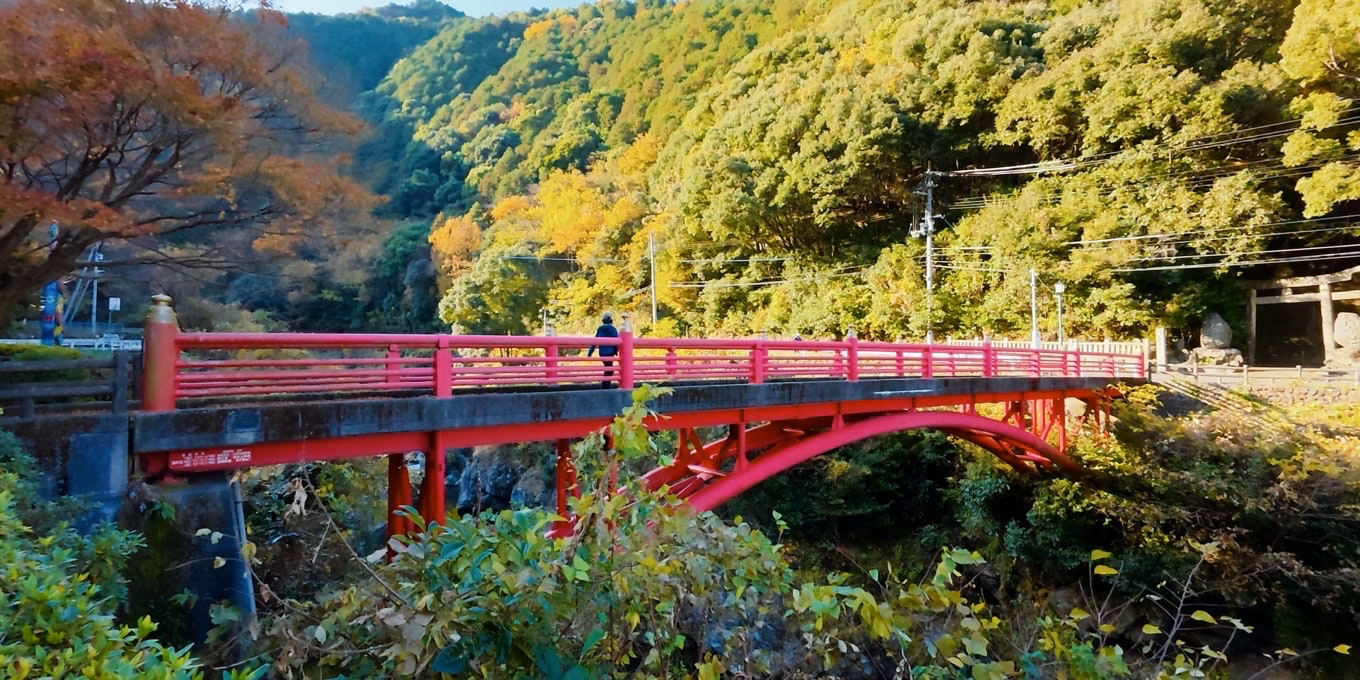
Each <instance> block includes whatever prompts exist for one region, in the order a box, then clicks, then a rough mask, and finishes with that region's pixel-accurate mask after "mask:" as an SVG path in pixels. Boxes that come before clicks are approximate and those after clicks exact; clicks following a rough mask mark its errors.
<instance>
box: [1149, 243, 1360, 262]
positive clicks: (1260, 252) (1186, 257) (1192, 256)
mask: <svg viewBox="0 0 1360 680" xmlns="http://www.w3.org/2000/svg"><path fill="white" fill-rule="evenodd" d="M1337 248H1354V249H1356V250H1355V252H1356V253H1360V244H1354V243H1345V244H1340V245H1334V246H1304V247H1300V248H1271V249H1266V250H1250V251H1239V252H1233V253H1197V254H1187V255H1166V256H1154V257H1138V258H1133V259H1132V260H1129V261H1130V262H1162V261H1166V260H1190V259H1195V258H1201V257H1238V256H1242V255H1270V254H1273V253H1295V252H1311V251H1316V250H1336V249H1337Z"/></svg>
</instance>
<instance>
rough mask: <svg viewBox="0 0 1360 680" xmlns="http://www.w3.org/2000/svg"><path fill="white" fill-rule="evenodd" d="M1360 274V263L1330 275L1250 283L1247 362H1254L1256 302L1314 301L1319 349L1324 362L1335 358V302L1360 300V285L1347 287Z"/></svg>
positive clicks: (1265, 303)
mask: <svg viewBox="0 0 1360 680" xmlns="http://www.w3.org/2000/svg"><path fill="white" fill-rule="evenodd" d="M1357 276H1360V266H1357V267H1351V268H1350V269H1343V270H1341V271H1339V272H1336V273H1334V274H1322V275H1319V276H1298V277H1294V278H1288V279H1274V280H1272V281H1258V282H1255V283H1251V284H1248V285H1249V286H1250V291H1249V295H1250V297H1249V300H1248V305H1249V306H1248V307H1247V363H1249V364H1255V363H1256V320H1257V310H1256V307H1257V306H1258V305H1275V304H1288V303H1295V302H1316V303H1318V304H1319V305H1320V306H1321V316H1322V349H1323V357H1324V360H1325V361H1332V360H1333V359H1334V358H1335V357H1336V347H1337V343H1336V337H1335V334H1334V333H1333V324H1334V323H1335V322H1336V309H1335V304H1334V303H1335V302H1337V301H1341V300H1360V285H1358V286H1354V287H1353V286H1351V285H1350V284H1352V283H1353V282H1355V280H1356V277H1357Z"/></svg>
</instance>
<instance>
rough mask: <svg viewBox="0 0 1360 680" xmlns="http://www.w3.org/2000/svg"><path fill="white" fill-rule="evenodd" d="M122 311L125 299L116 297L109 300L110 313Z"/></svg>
mask: <svg viewBox="0 0 1360 680" xmlns="http://www.w3.org/2000/svg"><path fill="white" fill-rule="evenodd" d="M122 309H123V298H116V297H111V298H109V311H110V312H117V311H122Z"/></svg>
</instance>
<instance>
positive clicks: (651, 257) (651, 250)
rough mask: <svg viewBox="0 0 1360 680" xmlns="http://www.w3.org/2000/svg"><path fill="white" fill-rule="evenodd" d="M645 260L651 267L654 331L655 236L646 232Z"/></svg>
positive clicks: (653, 326) (654, 321) (653, 321)
mask: <svg viewBox="0 0 1360 680" xmlns="http://www.w3.org/2000/svg"><path fill="white" fill-rule="evenodd" d="M647 260H648V262H650V263H651V267H652V286H651V288H652V328H653V330H652V331H651V332H653V333H655V332H656V331H655V328H656V236H655V235H653V234H647Z"/></svg>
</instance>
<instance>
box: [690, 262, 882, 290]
mask: <svg viewBox="0 0 1360 680" xmlns="http://www.w3.org/2000/svg"><path fill="white" fill-rule="evenodd" d="M849 268H850V267H849V266H847V267H840V268H839V269H838V270H833V271H832V272H829V273H820V274H813V275H810V276H800V277H793V278H781V279H765V280H762V281H692V282H685V283H672V284H670V287H671V288H758V287H761V286H777V285H779V284H782V283H797V282H801V281H816V280H819V279H826V278H837V277H842V276H859V275H860V274H863V273H865V272H866V271H868V269H869V268H868V267H861V268H860V269H858V270H856V271H841V270H846V269H849Z"/></svg>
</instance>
